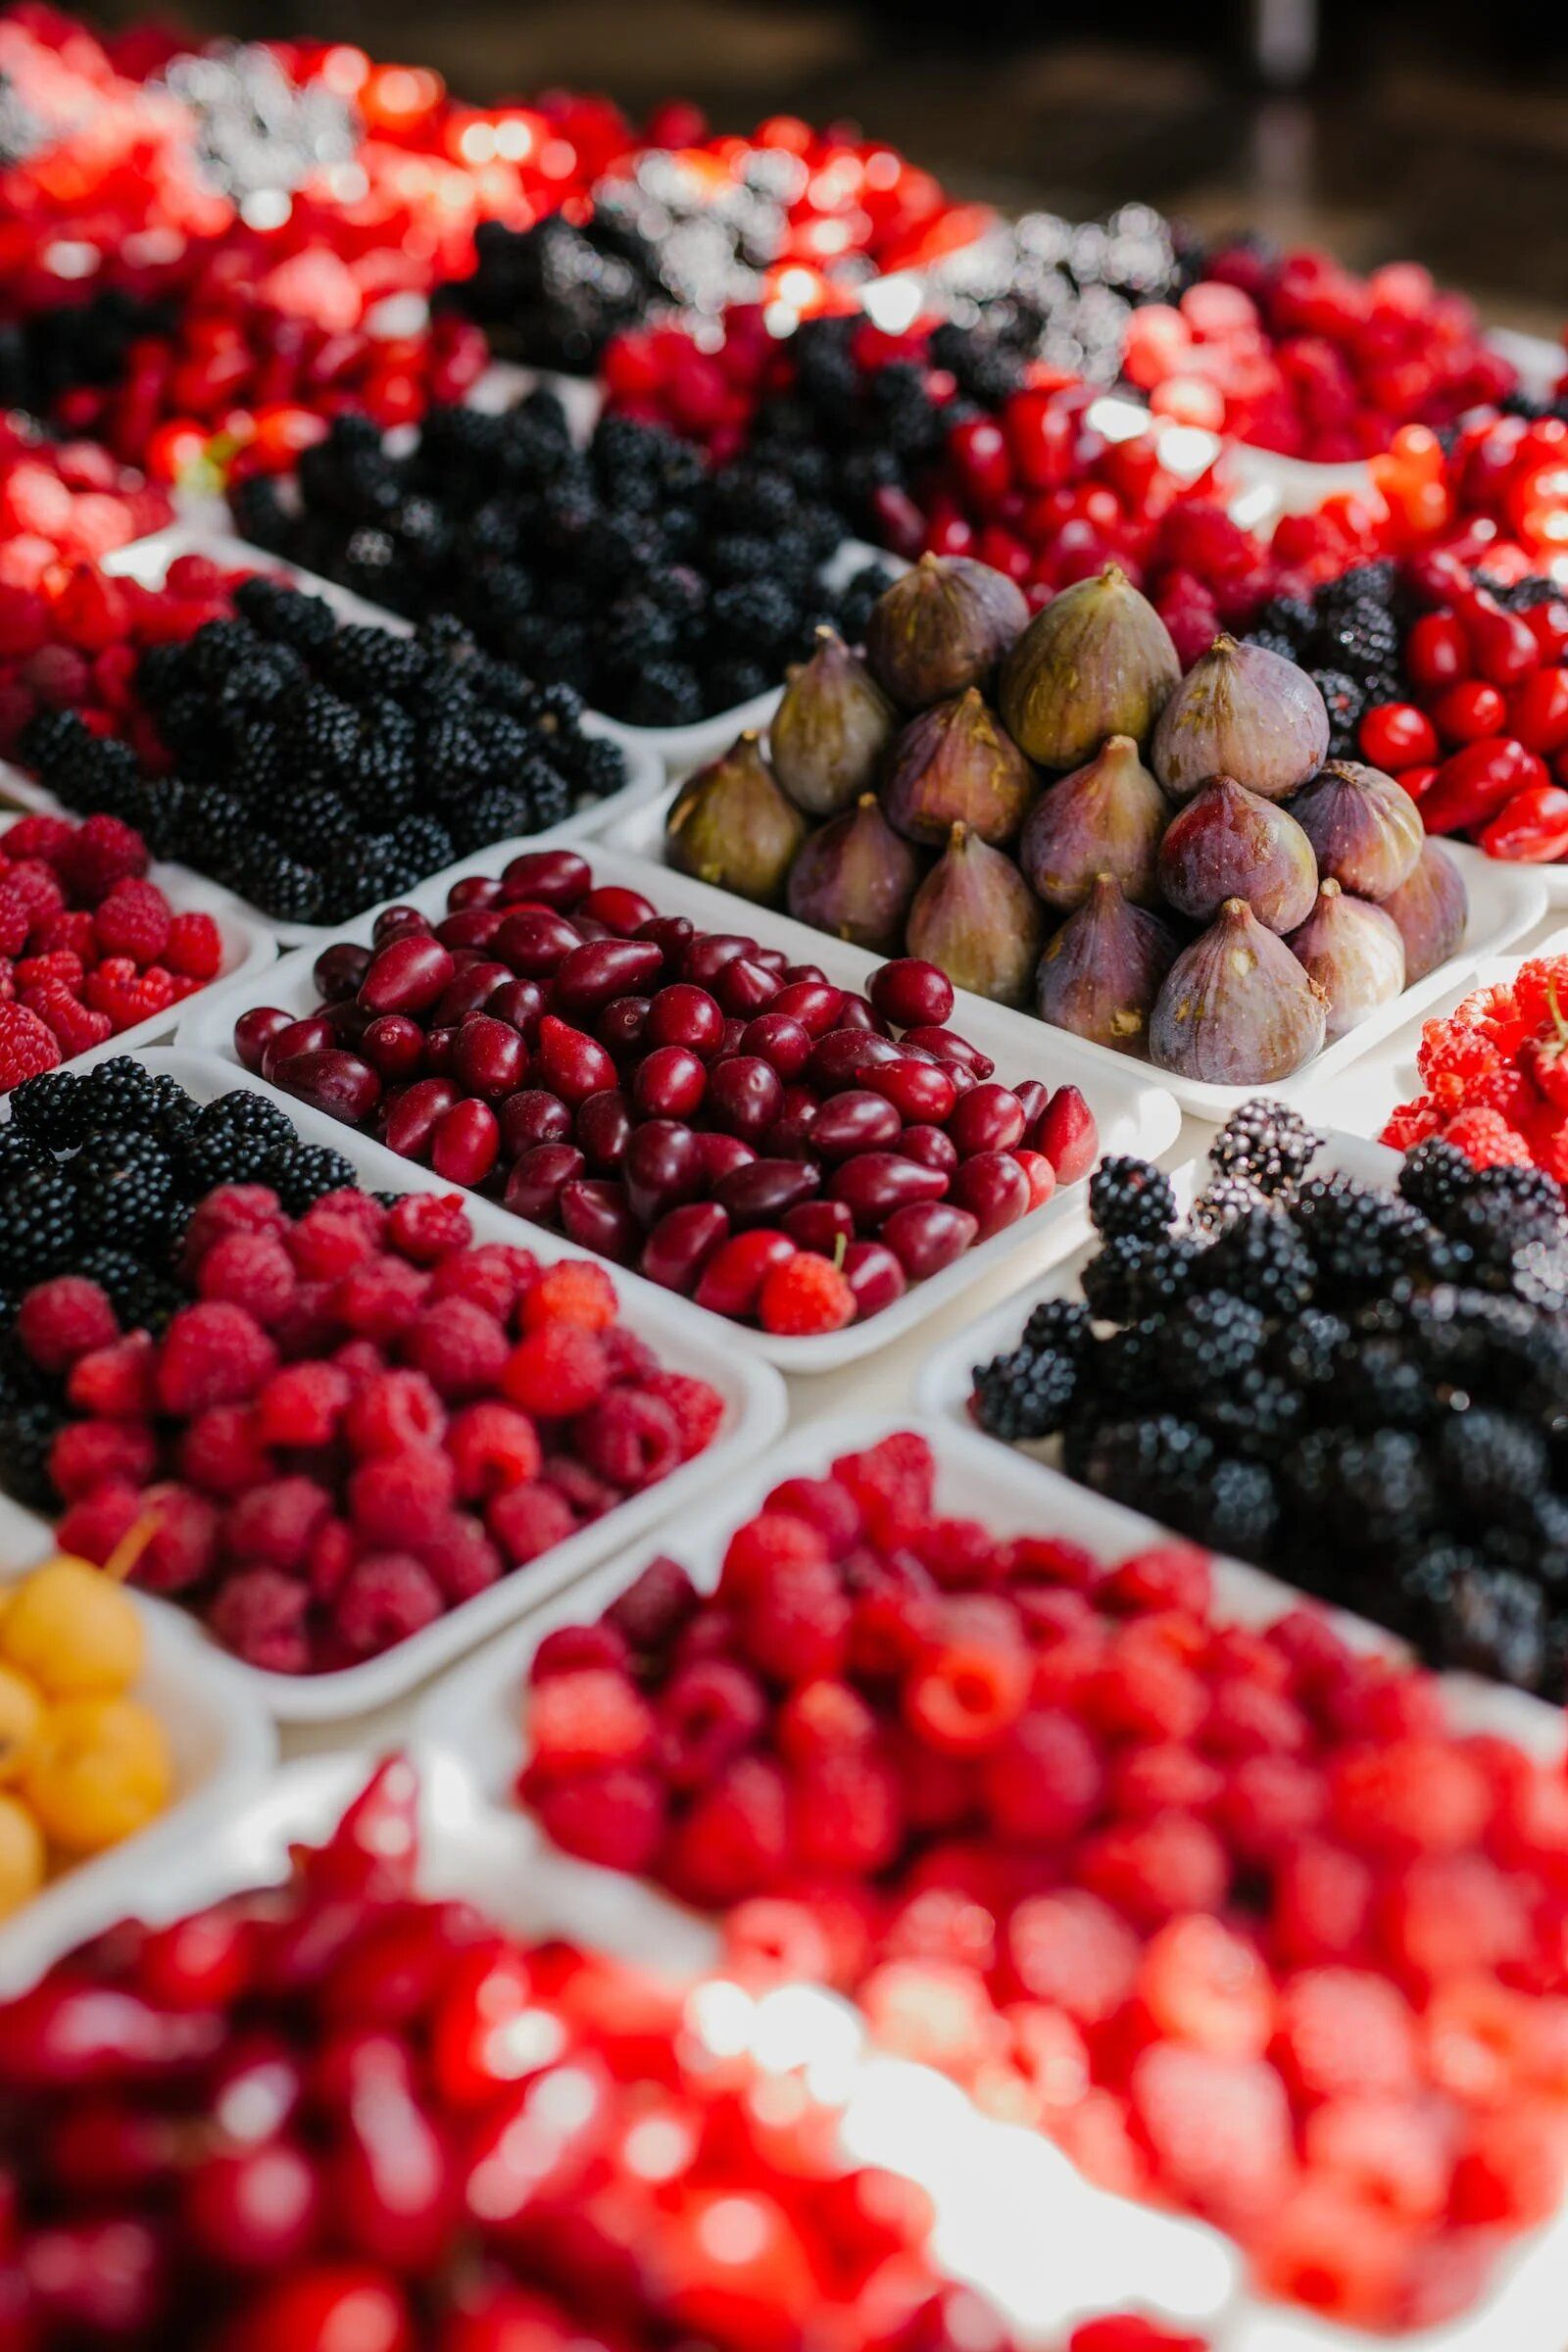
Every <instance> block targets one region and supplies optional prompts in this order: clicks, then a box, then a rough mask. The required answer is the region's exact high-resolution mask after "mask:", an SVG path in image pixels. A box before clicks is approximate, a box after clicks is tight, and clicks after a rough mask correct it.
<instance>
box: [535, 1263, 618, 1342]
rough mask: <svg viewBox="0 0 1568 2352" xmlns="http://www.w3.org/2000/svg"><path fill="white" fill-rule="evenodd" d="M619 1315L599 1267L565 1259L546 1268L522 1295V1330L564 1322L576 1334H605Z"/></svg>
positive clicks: (612, 1289)
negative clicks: (582, 1332)
mask: <svg viewBox="0 0 1568 2352" xmlns="http://www.w3.org/2000/svg"><path fill="white" fill-rule="evenodd" d="M619 1312H620V1308H619V1303H618V1301H617V1299H616V1297H615V1286H614V1284H613V1282H612V1281H611V1279H610V1276H609V1275H608V1274H607V1273H606V1272H605V1270H604V1268H603V1266H595V1265H590V1264H588V1263H587V1262H586V1260H584V1259H581V1258H571V1257H567V1258H563V1259H562V1260H561V1262H560V1264H559V1265H554V1266H547V1267H546V1268H545V1271H544V1272H543V1273H542V1274H541V1275H540V1276H539V1278H538V1280H537V1281H536V1282H535V1283H533V1284H532V1285H531V1286H530V1287H529V1289H528V1290H527V1291H525V1292H524V1294H523V1299H522V1327H523V1330H524V1331H530V1332H531V1331H540V1330H542V1329H543V1328H544V1326H545V1325H546V1324H549V1323H567V1324H570V1325H572V1326H573V1327H574V1328H575V1329H577V1330H579V1331H608V1330H609V1329H610V1328H611V1325H612V1324H613V1323H614V1321H615V1320H616V1318H617V1316H618V1314H619Z"/></svg>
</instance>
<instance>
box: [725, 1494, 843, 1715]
mask: <svg viewBox="0 0 1568 2352" xmlns="http://www.w3.org/2000/svg"><path fill="white" fill-rule="evenodd" d="M754 1524H758V1523H754ZM785 1524H786V1525H789V1524H791V1523H790V1522H788V1521H786V1522H785ZM726 1573H727V1567H726ZM740 1609H741V1620H740V1638H741V1642H742V1644H743V1646H744V1648H745V1651H746V1653H747V1655H748V1656H749V1657H750V1659H751V1661H752V1663H753V1664H754V1665H755V1666H759V1667H760V1668H761V1670H762V1671H763V1672H764V1673H765V1674H767V1675H768V1676H769V1677H770V1678H771V1679H773V1680H775V1681H778V1682H782V1683H788V1684H791V1685H795V1684H800V1683H809V1682H813V1681H815V1680H817V1679H818V1678H819V1677H821V1676H824V1675H839V1674H842V1673H843V1671H844V1668H845V1665H846V1663H847V1661H848V1658H849V1650H850V1617H851V1611H850V1603H849V1600H848V1599H847V1597H846V1595H845V1593H844V1589H843V1587H842V1585H841V1583H840V1581H839V1575H838V1571H837V1569H836V1568H834V1567H832V1566H831V1565H830V1563H829V1562H828V1561H827V1560H825V1559H823V1558H822V1556H821V1554H820V1552H817V1553H816V1554H814V1555H812V1554H809V1553H808V1554H806V1555H804V1556H802V1557H800V1558H796V1559H790V1558H788V1557H778V1558H775V1559H774V1561H773V1563H772V1564H771V1566H770V1567H769V1568H768V1570H767V1572H766V1574H765V1575H763V1576H760V1577H758V1576H753V1578H752V1579H751V1581H750V1582H749V1584H748V1585H747V1587H746V1590H745V1595H744V1597H743V1599H742V1600H741V1603H740Z"/></svg>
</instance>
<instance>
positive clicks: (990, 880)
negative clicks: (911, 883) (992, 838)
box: [905, 825, 1045, 1005]
mask: <svg viewBox="0 0 1568 2352" xmlns="http://www.w3.org/2000/svg"><path fill="white" fill-rule="evenodd" d="M1044 936H1045V920H1044V917H1043V916H1042V914H1041V911H1040V903H1039V901H1038V900H1037V899H1036V897H1035V895H1034V892H1033V891H1032V890H1031V889H1030V888H1029V885H1028V883H1027V882H1026V881H1025V880H1024V878H1023V876H1022V874H1020V873H1019V871H1018V868H1017V867H1016V866H1015V865H1014V864H1013V862H1012V859H1011V858H1008V857H1006V856H1005V853H1004V852H1003V851H1001V850H994V849H992V847H991V846H990V844H989V843H988V842H984V841H982V840H981V839H980V836H979V834H978V833H971V832H970V830H969V828H968V826H967V825H955V826H954V828H953V831H952V834H951V835H950V836H949V840H948V846H947V849H946V850H945V851H944V852H943V854H942V856H941V858H939V859H938V860H937V862H936V864H935V865H934V866H933V867H932V869H931V871H930V873H928V874H927V876H926V878H925V880H924V881H923V882H922V883H921V885H920V887H919V889H918V890H917V891H916V892H915V894H914V905H913V906H912V907H910V909H909V921H908V926H907V932H906V935H905V947H906V951H907V954H908V955H910V956H922V957H923V958H924V960H925V961H926V962H927V963H934V964H936V965H938V966H939V968H940V969H941V970H943V971H944V972H946V973H947V975H948V978H949V979H950V980H951V981H952V982H953V985H954V987H955V988H967V989H969V990H971V991H972V992H973V994H974V995H975V996H977V997H990V998H991V999H992V1000H993V1002H994V1003H996V1004H998V1005H1022V1004H1023V1003H1024V1002H1025V1000H1026V999H1027V997H1028V994H1029V983H1030V981H1031V980H1032V979H1033V977H1034V970H1035V965H1036V964H1037V963H1038V961H1039V960H1040V945H1041V941H1042V939H1043V938H1044Z"/></svg>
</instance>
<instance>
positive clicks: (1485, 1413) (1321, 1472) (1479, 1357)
mask: <svg viewBox="0 0 1568 2352" xmlns="http://www.w3.org/2000/svg"><path fill="white" fill-rule="evenodd" d="M1089 1210H1090V1217H1091V1221H1092V1223H1093V1225H1094V1228H1095V1240H1094V1243H1093V1246H1092V1247H1091V1248H1090V1249H1088V1250H1086V1251H1085V1252H1084V1253H1083V1254H1082V1255H1081V1256H1080V1257H1079V1259H1078V1260H1077V1261H1076V1262H1075V1263H1069V1264H1067V1265H1065V1266H1063V1267H1062V1268H1061V1269H1060V1270H1059V1271H1058V1272H1057V1274H1056V1275H1055V1276H1054V1277H1053V1278H1052V1279H1051V1280H1050V1281H1048V1282H1047V1283H1045V1284H1044V1285H1042V1286H1041V1288H1040V1289H1039V1290H1038V1291H1036V1292H1034V1293H1033V1294H1031V1295H1029V1296H1028V1297H1026V1298H1025V1299H1023V1300H1021V1301H1020V1300H1019V1299H1012V1300H1010V1301H1008V1303H1007V1304H1006V1305H1005V1306H1004V1307H1002V1308H999V1309H998V1310H997V1311H996V1312H995V1313H993V1314H992V1315H991V1316H989V1317H987V1318H986V1319H985V1320H984V1321H982V1322H981V1323H979V1324H978V1325H976V1326H974V1327H972V1328H971V1329H970V1330H969V1331H968V1332H967V1333H965V1334H963V1335H961V1336H960V1338H959V1340H958V1341H956V1342H955V1343H953V1344H952V1345H951V1346H950V1347H949V1348H948V1349H947V1350H946V1351H945V1352H944V1354H943V1355H942V1356H941V1357H940V1358H938V1359H937V1360H936V1361H934V1362H933V1363H932V1364H930V1365H929V1366H928V1368H927V1373H926V1377H925V1382H924V1393H923V1401H924V1402H925V1403H926V1404H928V1405H930V1406H932V1407H934V1408H936V1409H938V1410H942V1411H945V1412H948V1413H952V1414H955V1415H958V1416H961V1417H963V1418H965V1419H966V1420H968V1421H969V1422H970V1423H971V1425H973V1426H977V1427H979V1428H980V1429H982V1430H983V1431H985V1432H986V1433H987V1434H988V1435H990V1436H992V1437H995V1438H997V1439H999V1440H1001V1441H1002V1442H1003V1443H1005V1444H1007V1445H1014V1446H1024V1447H1026V1448H1029V1449H1031V1450H1034V1451H1036V1452H1037V1453H1038V1454H1039V1456H1040V1458H1041V1459H1043V1460H1047V1461H1050V1462H1052V1463H1054V1464H1056V1465H1057V1466H1059V1467H1060V1468H1062V1469H1063V1470H1065V1471H1066V1473H1067V1474H1068V1476H1070V1477H1072V1478H1075V1479H1077V1480H1078V1481H1079V1482H1080V1483H1081V1484H1083V1485H1085V1486H1088V1487H1091V1488H1093V1489H1094V1490H1096V1491H1097V1492H1098V1493H1100V1494H1103V1495H1108V1496H1110V1497H1112V1498H1113V1499H1114V1500H1116V1501H1118V1502H1121V1503H1125V1504H1127V1505H1129V1506H1130V1507H1131V1508H1132V1509H1134V1510H1138V1511H1142V1512H1145V1513H1147V1514H1148V1515H1149V1516H1150V1517H1152V1518H1153V1519H1156V1520H1158V1521H1160V1522H1161V1523H1162V1524H1163V1525H1164V1526H1166V1527H1168V1528H1170V1529H1172V1530H1174V1531H1175V1532H1176V1533H1178V1534H1180V1535H1183V1536H1188V1537H1191V1538H1192V1539H1193V1540H1194V1541H1195V1542H1198V1543H1201V1544H1208V1545H1210V1546H1212V1547H1213V1548H1214V1549H1216V1550H1218V1551H1221V1552H1227V1553H1230V1554H1231V1555H1233V1556H1234V1557H1237V1558H1239V1559H1243V1560H1248V1561H1251V1562H1253V1563H1255V1564H1256V1565H1258V1566H1260V1567H1263V1568H1266V1569H1269V1570H1271V1571H1273V1572H1274V1573H1275V1574H1276V1575H1278V1576H1280V1577H1282V1578H1284V1579H1286V1580H1287V1581H1288V1582H1289V1583H1291V1584H1293V1585H1295V1586H1297V1587H1299V1588H1300V1589H1301V1590H1303V1591H1305V1592H1307V1593H1312V1594H1314V1595H1316V1596H1317V1597H1319V1598H1320V1599H1323V1600H1325V1601H1328V1602H1331V1603H1333V1604H1336V1605H1338V1606H1341V1607H1344V1608H1347V1609H1351V1610H1354V1611H1356V1612H1357V1613H1359V1614H1360V1615H1361V1616H1363V1617H1369V1618H1373V1619H1375V1620H1377V1621H1378V1622H1379V1623H1380V1624H1382V1625H1384V1626H1386V1627H1389V1628H1391V1629H1392V1630H1393V1631H1394V1632H1396V1633H1397V1634H1398V1635H1400V1636H1402V1637H1403V1638H1404V1639H1406V1640H1407V1641H1409V1642H1411V1643H1412V1645H1413V1646H1414V1647H1415V1648H1417V1649H1418V1650H1419V1651H1420V1652H1421V1653H1422V1654H1423V1655H1424V1656H1425V1657H1426V1658H1428V1659H1429V1660H1430V1661H1431V1662H1432V1663H1433V1664H1435V1665H1438V1666H1443V1667H1454V1668H1462V1669H1465V1670H1468V1671H1470V1672H1473V1673H1476V1674H1479V1675H1483V1676H1487V1677H1489V1678H1491V1679H1493V1680H1495V1681H1497V1682H1501V1683H1507V1684H1513V1685H1515V1686H1517V1687H1518V1688H1520V1689H1522V1690H1526V1691H1535V1692H1539V1693H1540V1694H1541V1695H1543V1696H1544V1697H1546V1698H1549V1699H1552V1700H1555V1701H1561V1700H1562V1699H1563V1698H1564V1696H1565V1695H1568V1691H1565V1680H1568V1436H1565V1431H1568V1316H1565V1313H1564V1309H1565V1307H1568V1205H1565V1201H1564V1196H1563V1193H1562V1190H1561V1188H1560V1187H1559V1186H1558V1184H1557V1183H1556V1181H1555V1179H1554V1178H1552V1177H1549V1176H1547V1175H1545V1174H1544V1172H1543V1171H1542V1170H1540V1169H1537V1168H1531V1167H1512V1166H1499V1167H1491V1168H1477V1167H1475V1166H1473V1165H1472V1164H1471V1162H1470V1161H1468V1160H1467V1159H1466V1158H1465V1157H1464V1155H1463V1154H1462V1153H1460V1152H1456V1151H1455V1150H1454V1149H1453V1148H1452V1147H1451V1146H1449V1145H1446V1144H1444V1143H1441V1142H1436V1141H1434V1142H1430V1143H1425V1144H1422V1145H1420V1146H1418V1147H1417V1149H1416V1150H1415V1151H1414V1152H1411V1153H1410V1154H1409V1156H1408V1157H1407V1158H1405V1159H1403V1160H1402V1161H1401V1160H1400V1158H1399V1157H1398V1155H1397V1153H1395V1152H1388V1151H1385V1150H1383V1149H1382V1148H1381V1147H1379V1146H1376V1145H1370V1144H1363V1143H1359V1142H1357V1141H1356V1140H1355V1139H1353V1138H1350V1137H1341V1136H1335V1137H1330V1136H1325V1135H1321V1134H1318V1133H1316V1132H1314V1131H1313V1130H1312V1129H1311V1128H1309V1127H1307V1126H1306V1125H1305V1123H1304V1122H1303V1120H1302V1119H1301V1118H1300V1117H1299V1114H1298V1113H1297V1112H1296V1111H1294V1110H1292V1109H1290V1108H1288V1107H1286V1106H1285V1105H1283V1104H1280V1103H1266V1102H1255V1103H1248V1104H1246V1105H1245V1106H1244V1107H1243V1108H1242V1109H1241V1110H1239V1111H1237V1112H1236V1113H1235V1114H1234V1116H1233V1117H1232V1118H1231V1120H1230V1121H1229V1122H1228V1124H1227V1125H1226V1126H1225V1127H1224V1128H1223V1129H1222V1130H1221V1131H1220V1133H1219V1135H1218V1137H1217V1139H1216V1141H1215V1144H1214V1146H1213V1150H1212V1152H1211V1153H1210V1155H1209V1158H1208V1160H1207V1162H1206V1163H1203V1162H1193V1163H1191V1164H1190V1165H1189V1166H1188V1167H1187V1168H1185V1169H1183V1170H1181V1171H1179V1172H1178V1173H1177V1175H1176V1176H1174V1177H1171V1176H1167V1175H1166V1174H1165V1173H1164V1172H1163V1171H1161V1170H1160V1169H1158V1168H1155V1167H1152V1166H1151V1165H1150V1164H1148V1163H1147V1162H1145V1161H1142V1160H1134V1159H1129V1158H1107V1159H1105V1160H1103V1161H1102V1163H1101V1165H1100V1167H1099V1169H1097V1171H1096V1173H1095V1175H1094V1178H1093V1180H1092V1182H1091V1185H1090V1191H1089Z"/></svg>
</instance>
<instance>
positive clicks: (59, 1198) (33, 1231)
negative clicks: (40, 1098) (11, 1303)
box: [0, 1090, 79, 1290]
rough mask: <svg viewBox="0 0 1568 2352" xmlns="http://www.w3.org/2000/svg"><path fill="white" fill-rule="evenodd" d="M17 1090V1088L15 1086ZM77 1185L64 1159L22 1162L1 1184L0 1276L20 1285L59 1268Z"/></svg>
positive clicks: (71, 1230) (68, 1243)
mask: <svg viewBox="0 0 1568 2352" xmlns="http://www.w3.org/2000/svg"><path fill="white" fill-rule="evenodd" d="M19 1091H20V1090H19ZM78 1231H79V1228H78V1224H77V1218H76V1189H75V1186H74V1185H73V1183H72V1180H71V1169H70V1165H69V1163H61V1162H59V1161H55V1160H51V1161H50V1162H49V1163H48V1165H47V1166H45V1167H41V1168H24V1170H23V1171H22V1173H21V1175H20V1176H15V1177H13V1178H12V1179H11V1180H10V1182H9V1183H8V1184H7V1186H6V1204H5V1214H4V1216H3V1217H0V1282H4V1283H5V1285H6V1286H7V1288H8V1289H21V1290H25V1289H26V1288H27V1287H28V1285H29V1284H31V1283H35V1282H46V1281H47V1280H48V1278H49V1276H50V1275H51V1274H63V1273H65V1272H66V1271H67V1270H68V1268H69V1267H70V1265H71V1262H72V1259H73V1255H74V1253H75V1249H76V1240H77V1234H78Z"/></svg>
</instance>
